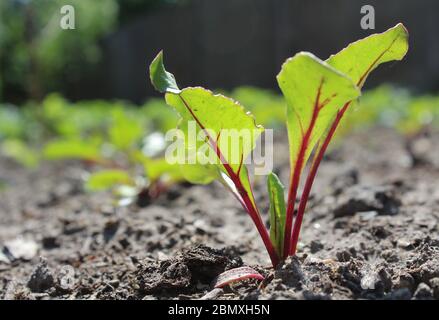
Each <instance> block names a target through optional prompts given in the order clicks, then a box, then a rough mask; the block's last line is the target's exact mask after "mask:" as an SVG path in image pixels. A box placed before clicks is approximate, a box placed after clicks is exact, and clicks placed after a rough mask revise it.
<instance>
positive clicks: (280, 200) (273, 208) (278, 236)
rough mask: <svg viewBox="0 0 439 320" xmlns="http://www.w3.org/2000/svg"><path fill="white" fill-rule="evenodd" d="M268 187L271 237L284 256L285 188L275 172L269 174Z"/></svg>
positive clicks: (280, 254)
mask: <svg viewBox="0 0 439 320" xmlns="http://www.w3.org/2000/svg"><path fill="white" fill-rule="evenodd" d="M267 187H268V193H269V196H270V238H271V242H272V243H273V245H274V247H275V248H276V251H277V253H278V255H279V256H282V255H283V250H284V249H283V246H284V234H285V217H286V207H285V199H284V190H285V188H284V186H283V185H282V183H281V182H280V180H279V178H278V177H277V176H276V174H274V173H273V172H271V173H270V174H269V175H268V178H267Z"/></svg>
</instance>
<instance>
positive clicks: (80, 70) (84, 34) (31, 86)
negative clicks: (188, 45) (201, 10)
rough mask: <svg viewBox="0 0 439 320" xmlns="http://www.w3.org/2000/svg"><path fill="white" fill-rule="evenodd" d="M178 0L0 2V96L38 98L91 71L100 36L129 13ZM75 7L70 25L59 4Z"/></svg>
mask: <svg viewBox="0 0 439 320" xmlns="http://www.w3.org/2000/svg"><path fill="white" fill-rule="evenodd" d="M186 2H187V1H178V0H93V1H87V0H2V1H0V66H1V68H0V69H1V72H0V101H5V100H7V101H19V102H22V101H26V100H27V99H28V98H30V99H32V100H40V99H41V98H42V97H44V96H45V95H46V93H48V92H54V91H62V90H63V89H65V88H66V87H67V86H69V85H70V84H71V83H76V82H78V80H79V79H82V78H83V77H84V76H86V75H90V74H93V72H95V70H96V69H95V68H94V67H95V66H96V65H97V63H98V62H99V61H100V60H101V56H102V52H101V48H100V41H101V40H102V39H103V38H104V37H105V36H107V35H108V34H110V33H111V32H113V31H114V30H115V29H116V28H117V27H118V26H120V25H121V24H123V23H125V22H127V21H129V20H130V19H132V18H133V17H135V16H137V15H139V14H142V13H145V12H150V11H152V10H155V9H158V8H160V7H161V6H163V5H174V4H177V3H178V4H185V3H186ZM64 5H71V6H73V7H74V9H75V26H76V28H75V30H63V29H61V28H60V19H61V17H62V15H61V13H60V9H61V7H62V6H64Z"/></svg>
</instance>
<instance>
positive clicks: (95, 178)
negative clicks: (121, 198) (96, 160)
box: [85, 170, 134, 191]
mask: <svg viewBox="0 0 439 320" xmlns="http://www.w3.org/2000/svg"><path fill="white" fill-rule="evenodd" d="M117 185H134V182H133V179H132V178H131V176H130V175H129V173H128V172H126V171H123V170H102V171H99V172H95V173H92V174H91V175H90V176H89V177H88V179H87V182H86V185H85V187H86V189H87V190H89V191H102V190H108V189H111V188H113V187H115V186H117Z"/></svg>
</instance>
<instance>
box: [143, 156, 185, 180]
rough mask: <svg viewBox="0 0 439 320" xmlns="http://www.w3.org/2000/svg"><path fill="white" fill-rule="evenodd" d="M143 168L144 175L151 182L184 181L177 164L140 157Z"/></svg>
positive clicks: (160, 159) (161, 159) (162, 159)
mask: <svg viewBox="0 0 439 320" xmlns="http://www.w3.org/2000/svg"><path fill="white" fill-rule="evenodd" d="M141 158H142V160H141V161H142V163H143V166H144V168H145V175H146V176H147V177H148V179H149V180H150V181H151V182H154V181H157V180H162V181H165V182H179V181H182V180H184V178H183V174H182V172H181V171H180V166H179V165H178V164H171V163H169V162H167V161H166V159H164V158H159V159H151V158H148V157H145V156H144V155H141Z"/></svg>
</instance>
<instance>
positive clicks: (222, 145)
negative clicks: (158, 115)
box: [166, 87, 264, 202]
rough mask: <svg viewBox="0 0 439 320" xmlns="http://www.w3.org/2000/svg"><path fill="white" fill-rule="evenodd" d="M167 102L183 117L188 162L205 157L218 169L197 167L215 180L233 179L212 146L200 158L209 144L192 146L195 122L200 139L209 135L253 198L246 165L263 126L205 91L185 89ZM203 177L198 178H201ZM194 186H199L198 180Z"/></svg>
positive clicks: (227, 100) (234, 104)
mask: <svg viewBox="0 0 439 320" xmlns="http://www.w3.org/2000/svg"><path fill="white" fill-rule="evenodd" d="M166 102H167V103H168V104H169V105H170V106H172V107H174V108H175V110H176V111H177V112H178V113H179V114H180V116H181V121H180V124H179V129H181V130H182V131H183V133H184V134H185V139H186V140H185V146H186V150H187V152H188V158H194V159H195V157H198V160H199V159H200V156H201V158H203V159H205V158H206V159H211V160H212V162H210V164H215V165H209V164H208V165H205V166H204V167H203V168H201V167H200V165H199V164H196V166H198V168H199V170H203V171H204V172H205V174H206V175H208V176H209V177H211V178H212V179H213V177H219V172H220V171H222V172H223V173H225V174H227V175H228V176H229V177H230V173H229V172H227V170H226V168H225V166H224V165H223V164H222V163H221V162H219V161H217V155H216V152H215V150H214V148H213V147H212V145H211V147H210V148H208V149H206V153H204V154H200V151H199V150H200V148H201V147H202V145H206V143H205V141H197V142H196V143H194V144H192V145H191V143H190V142H191V141H190V140H189V139H190V136H191V134H190V125H189V122H192V123H196V126H195V135H196V136H198V135H200V132H202V133H204V132H207V133H208V136H209V137H210V139H211V140H212V141H214V143H215V144H216V145H217V146H218V148H219V150H220V151H221V154H222V156H223V158H224V160H225V163H227V164H228V165H230V167H231V169H232V170H233V172H234V174H236V175H239V177H240V179H241V182H242V183H243V187H244V189H245V190H246V191H247V193H248V194H249V195H250V197H251V198H252V197H253V196H252V192H251V186H250V182H249V178H248V172H247V168H246V166H245V165H243V164H242V162H243V161H244V160H245V159H246V158H247V156H248V155H249V154H250V153H251V152H252V150H253V149H254V148H255V145H256V141H257V139H258V137H259V136H260V134H261V133H262V132H263V130H264V129H263V128H262V127H261V126H258V125H256V123H255V120H254V118H253V116H252V115H251V114H249V113H247V112H246V111H245V110H244V108H243V106H241V105H240V104H238V103H237V102H236V101H234V100H232V99H230V98H227V97H225V96H223V95H220V94H213V93H212V92H211V91H209V90H206V89H204V88H201V87H196V88H185V89H183V90H181V92H180V93H179V94H172V93H168V94H166ZM219 115H220V116H219ZM204 129H206V130H204ZM206 140H207V139H206ZM195 168H196V167H194V168H192V173H193V177H194V176H195V173H196V172H195V170H196V169H195ZM200 175H201V174H198V176H200ZM230 178H231V177H230ZM192 182H197V183H199V181H195V180H192ZM252 201H253V199H252ZM253 202H254V201H253Z"/></svg>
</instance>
